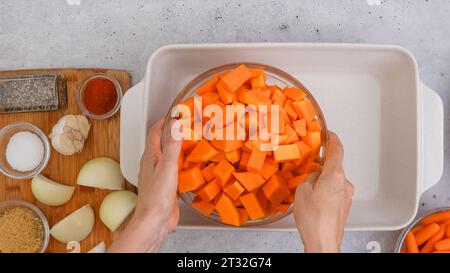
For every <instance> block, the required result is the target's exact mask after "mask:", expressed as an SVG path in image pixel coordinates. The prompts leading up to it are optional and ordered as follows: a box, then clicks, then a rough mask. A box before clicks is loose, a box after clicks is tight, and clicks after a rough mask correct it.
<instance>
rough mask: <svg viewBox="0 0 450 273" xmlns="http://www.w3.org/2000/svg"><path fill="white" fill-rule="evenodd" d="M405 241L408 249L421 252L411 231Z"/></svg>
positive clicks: (412, 251)
mask: <svg viewBox="0 0 450 273" xmlns="http://www.w3.org/2000/svg"><path fill="white" fill-rule="evenodd" d="M405 242H406V250H408V252H409V253H419V247H418V246H417V242H416V238H415V237H414V234H413V233H412V232H411V231H410V232H408V234H406V238H405Z"/></svg>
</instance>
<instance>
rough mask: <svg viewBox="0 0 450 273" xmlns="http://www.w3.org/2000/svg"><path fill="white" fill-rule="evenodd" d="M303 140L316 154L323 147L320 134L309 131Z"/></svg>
mask: <svg viewBox="0 0 450 273" xmlns="http://www.w3.org/2000/svg"><path fill="white" fill-rule="evenodd" d="M302 140H303V141H304V142H305V143H306V144H307V145H308V146H309V147H311V149H312V150H313V151H314V152H315V151H318V150H319V148H320V146H321V145H322V140H321V136H320V132H311V131H308V132H307V133H306V136H305V137H304V138H302Z"/></svg>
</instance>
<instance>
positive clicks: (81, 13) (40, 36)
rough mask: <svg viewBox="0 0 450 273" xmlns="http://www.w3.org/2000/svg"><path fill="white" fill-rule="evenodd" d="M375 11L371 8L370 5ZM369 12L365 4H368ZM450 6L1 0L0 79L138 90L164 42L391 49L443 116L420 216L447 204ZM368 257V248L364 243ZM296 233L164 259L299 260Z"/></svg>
mask: <svg viewBox="0 0 450 273" xmlns="http://www.w3.org/2000/svg"><path fill="white" fill-rule="evenodd" d="M377 3H379V4H380V5H377ZM371 4H372V5H371ZM449 14H450V1H449V0H414V1H413V0H345V1H335V0H321V1H318V0H313V1H309V0H308V1H307V0H303V1H299V0H284V1H283V0H277V1H273V0H272V1H269V0H266V1H259V0H241V1H232V0H229V1H219V0H215V1H212V0H209V1H208V0H184V1H171V0H152V1H137V0H123V1H108V0H95V1H94V0H34V1H27V0H0V56H1V57H0V70H6V69H24V68H60V67H108V68H122V69H126V70H128V71H129V72H130V73H131V74H132V76H133V82H134V83H136V82H137V81H139V80H140V79H141V78H142V76H143V74H144V68H145V64H146V61H147V59H148V57H149V56H150V54H151V53H152V52H153V51H154V50H155V49H156V48H158V47H160V46H162V45H167V44H172V43H215V42H346V43H386V44H397V45H400V46H403V47H406V48H408V49H409V50H411V51H412V53H413V54H414V55H415V57H416V58H417V60H418V63H419V68H420V76H421V78H422V80H423V81H424V82H425V83H426V84H427V85H428V86H430V87H431V88H433V89H434V90H436V91H437V92H438V93H439V94H440V95H441V97H442V100H443V101H444V107H445V163H444V168H445V170H444V174H443V176H442V179H441V181H440V183H439V184H437V185H436V186H434V187H433V188H431V189H430V190H429V191H428V192H426V193H424V194H423V196H422V198H421V201H420V202H421V203H420V212H419V213H421V212H423V211H425V210H427V209H431V208H434V207H437V206H443V205H450V168H449V166H448V164H449V163H448V162H449V160H450V151H449V148H450V146H449V141H448V139H449V137H450V130H449V127H448V126H447V125H448V124H449V116H450V115H449V114H450V29H449V26H450V16H449ZM398 234H399V231H395V232H347V233H346V234H345V239H344V243H343V250H344V251H347V252H368V251H369V250H368V248H370V247H368V243H369V242H371V241H374V242H378V243H379V246H380V247H381V249H380V250H381V251H383V252H386V251H387V252H389V251H392V250H393V248H394V244H395V241H396V239H397V236H398ZM372 244H373V245H374V246H375V249H377V243H370V244H369V246H370V245H372ZM302 250H303V246H302V245H301V243H300V240H299V236H298V234H297V233H286V232H224V231H187V230H183V231H176V232H175V233H173V234H171V235H170V236H169V237H168V238H167V239H166V241H165V243H164V246H163V247H162V251H165V252H200V251H207V252H236V251H237V252H266V251H267V252H299V251H302Z"/></svg>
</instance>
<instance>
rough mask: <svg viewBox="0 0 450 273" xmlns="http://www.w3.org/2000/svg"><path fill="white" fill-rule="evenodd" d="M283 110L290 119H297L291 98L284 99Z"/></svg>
mask: <svg viewBox="0 0 450 273" xmlns="http://www.w3.org/2000/svg"><path fill="white" fill-rule="evenodd" d="M283 110H284V111H285V112H286V114H288V116H289V118H290V119H291V120H296V119H297V117H298V114H297V112H296V111H295V109H294V106H293V104H292V101H291V100H286V103H285V104H284V107H283Z"/></svg>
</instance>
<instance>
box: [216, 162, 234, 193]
mask: <svg viewBox="0 0 450 273" xmlns="http://www.w3.org/2000/svg"><path fill="white" fill-rule="evenodd" d="M234 171H235V169H234V167H233V166H232V165H231V164H230V163H229V162H228V161H227V160H226V159H223V160H221V161H220V162H219V164H217V166H216V167H215V168H214V170H213V173H214V175H215V176H216V178H218V180H219V181H218V182H219V183H220V185H221V186H222V188H224V187H225V186H226V185H228V182H230V178H231V177H232V174H233V172H234Z"/></svg>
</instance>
